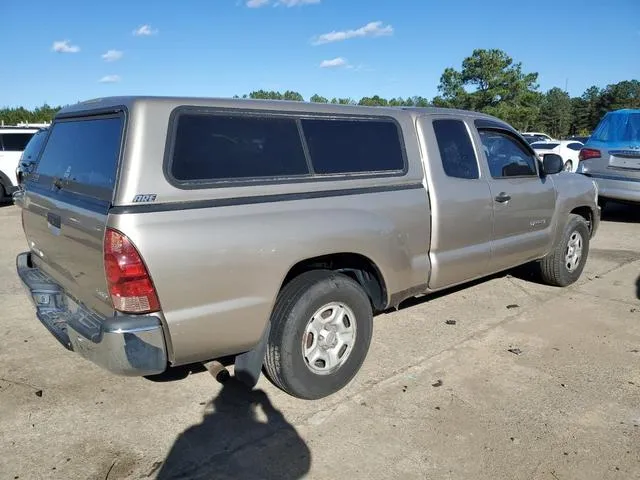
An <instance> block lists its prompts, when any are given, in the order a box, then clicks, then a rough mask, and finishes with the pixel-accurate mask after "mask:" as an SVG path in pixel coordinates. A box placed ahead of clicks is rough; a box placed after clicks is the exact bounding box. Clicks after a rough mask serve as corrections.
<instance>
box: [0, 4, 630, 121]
mask: <svg viewBox="0 0 640 480" xmlns="http://www.w3.org/2000/svg"><path fill="white" fill-rule="evenodd" d="M2 4H3V5H2V9H1V14H0V31H1V32H2V33H3V35H2V36H3V38H4V40H5V41H4V42H3V48H2V64H1V65H2V68H1V69H0V106H19V105H22V106H26V107H29V108H31V107H34V106H36V105H41V104H43V103H44V102H47V103H49V104H50V105H58V104H65V103H73V102H76V101H79V100H86V99H88V98H94V97H100V96H108V95H123V94H150V95H187V96H191V95H197V96H225V97H226V96H232V95H234V94H243V93H249V92H250V91H252V90H257V89H261V88H263V89H274V90H281V91H283V90H285V89H291V90H295V91H298V92H300V93H302V95H303V96H304V97H305V98H307V99H308V98H309V97H310V96H311V95H312V94H314V93H319V94H321V95H323V96H326V97H334V96H335V97H352V98H356V99H359V98H360V97H362V96H365V95H374V94H378V95H381V96H383V97H387V98H389V97H395V96H403V97H406V96H412V95H422V96H425V97H428V98H431V97H433V96H434V95H437V85H438V82H439V78H440V75H441V74H442V71H443V70H444V69H445V68H446V67H449V66H451V67H455V68H460V65H461V62H462V60H463V59H464V57H466V56H468V55H470V54H471V52H472V51H473V49H474V48H500V49H503V50H505V51H506V52H507V53H508V54H509V55H510V56H511V57H512V58H513V59H514V60H515V61H518V62H522V64H523V68H524V70H525V71H527V72H528V71H537V72H538V73H539V74H540V75H539V83H540V88H541V90H547V89H549V88H551V87H553V86H559V87H561V88H564V87H565V82H567V85H568V90H569V92H570V93H571V94H572V95H580V94H581V93H582V92H583V91H584V90H585V89H586V88H587V87H589V86H591V85H598V86H605V85H606V84H608V83H615V82H618V81H621V80H630V79H634V78H635V79H638V78H640V24H639V23H638V19H639V18H640V0H608V1H606V2H605V1H602V0H598V1H594V0H582V1H580V0H536V1H530V2H519V1H516V0H512V1H507V0H486V1H484V2H480V1H477V0H457V1H455V0H454V1H451V0H449V1H445V0H442V1H435V0H369V1H367V0H183V1H182V2H177V1H162V0H156V1H154V2H150V1H144V2H143V1H135V0H126V1H122V0H110V1H109V2H107V1H95V0H94V1H80V0H60V1H57V2H51V1H43V0H29V1H24V0H3V1H2ZM463 15H464V16H463ZM134 32H136V33H138V34H135V33H134ZM7 39H9V41H7ZM323 62H324V63H323Z"/></svg>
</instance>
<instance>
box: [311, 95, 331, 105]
mask: <svg viewBox="0 0 640 480" xmlns="http://www.w3.org/2000/svg"><path fill="white" fill-rule="evenodd" d="M309 100H310V101H312V102H315V103H329V100H328V99H327V98H325V97H322V96H320V95H318V94H317V93H316V94H314V95H312V96H311V98H310V99H309Z"/></svg>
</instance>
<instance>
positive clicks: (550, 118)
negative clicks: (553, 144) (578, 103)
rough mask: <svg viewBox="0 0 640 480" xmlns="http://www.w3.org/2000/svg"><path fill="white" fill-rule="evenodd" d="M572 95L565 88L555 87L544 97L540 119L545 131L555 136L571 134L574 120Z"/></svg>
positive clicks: (560, 136)
mask: <svg viewBox="0 0 640 480" xmlns="http://www.w3.org/2000/svg"><path fill="white" fill-rule="evenodd" d="M571 106H572V105H571V97H569V94H568V93H567V92H565V91H564V90H562V89H560V88H558V87H554V88H552V89H551V90H549V91H548V92H547V93H546V94H545V95H544V98H543V99H542V107H541V109H540V120H541V123H542V127H543V129H544V131H545V132H547V133H548V134H549V135H551V136H552V137H554V138H562V137H565V136H567V135H568V134H569V130H570V128H571V121H572V108H571Z"/></svg>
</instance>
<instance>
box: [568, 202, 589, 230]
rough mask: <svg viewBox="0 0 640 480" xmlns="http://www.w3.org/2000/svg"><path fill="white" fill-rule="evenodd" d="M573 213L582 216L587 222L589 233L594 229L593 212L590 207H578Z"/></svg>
mask: <svg viewBox="0 0 640 480" xmlns="http://www.w3.org/2000/svg"><path fill="white" fill-rule="evenodd" d="M571 213H574V214H576V215H580V216H581V217H583V218H584V219H585V220H586V221H587V225H589V231H591V229H592V220H593V212H592V211H591V208H589V207H578V208H574V209H573V210H571Z"/></svg>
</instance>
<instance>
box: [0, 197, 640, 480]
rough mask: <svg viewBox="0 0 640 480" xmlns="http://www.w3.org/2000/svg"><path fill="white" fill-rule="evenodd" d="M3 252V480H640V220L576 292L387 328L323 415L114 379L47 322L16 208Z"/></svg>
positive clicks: (448, 312) (6, 225)
mask: <svg viewBox="0 0 640 480" xmlns="http://www.w3.org/2000/svg"><path fill="white" fill-rule="evenodd" d="M0 244H1V245H2V250H1V251H0V275H1V277H0V278H1V280H0V306H1V307H2V308H1V310H0V311H1V312H2V314H1V320H0V451H1V452H2V455H1V456H0V478H2V479H16V480H17V479H32V478H33V479H40V478H60V479H89V478H91V479H93V478H97V479H112V480H113V479H121V478H127V479H129V478H131V479H139V478H185V479H186V478H190V479H208V478H216V479H217V478H238V479H245V478H292V479H293V478H313V479H315V478H318V479H328V478H331V479H333V478H349V479H360V478H362V479H389V478H403V479H414V478H415V479H418V478H420V479H425V478H429V479H431V478H433V479H549V480H558V479H561V480H566V479H599V480H600V479H631V478H640V300H639V297H640V291H639V290H640V210H639V209H638V208H637V207H625V206H616V205H611V206H610V208H607V210H605V213H604V220H603V223H602V225H601V227H600V230H599V232H598V235H597V237H596V239H595V240H594V241H593V243H592V245H591V252H590V256H589V261H588V263H587V266H586V269H585V272H584V274H583V276H582V278H581V280H580V281H579V283H578V284H576V285H573V286H571V287H569V288H566V289H557V288H550V287H547V286H543V285H540V284H538V283H536V281H535V278H533V277H530V275H529V272H528V271H527V270H526V269H518V270H517V271H514V272H509V273H505V274H502V275H498V276H494V277H492V278H490V279H487V280H484V281H481V282H476V283H474V284H472V285H468V286H465V287H464V288H458V289H455V290H454V291H449V292H445V293H443V294H438V295H435V296H433V297H430V298H424V299H421V300H417V301H411V302H408V303H407V305H405V306H403V308H401V309H400V310H399V311H397V312H393V313H390V314H385V315H381V316H379V317H377V318H376V321H375V330H374V339H373V343H372V346H371V350H370V353H369V356H368V358H367V361H366V362H365V365H364V367H363V369H362V370H361V372H360V373H359V374H358V376H357V377H356V379H355V380H354V381H353V382H352V383H351V384H350V385H349V386H347V388H345V389H344V390H342V391H341V392H339V393H337V394H335V395H333V396H331V397H329V398H326V399H323V400H320V401H313V402H311V401H303V400H297V399H295V398H292V397H289V396H287V395H285V394H284V393H282V392H281V391H279V390H277V389H276V388H275V387H273V386H272V385H271V384H270V383H269V382H268V381H266V380H265V379H264V378H263V379H261V380H260V383H259V384H258V386H257V387H256V389H255V390H254V391H253V392H251V393H248V392H246V391H244V390H243V389H241V388H239V387H238V386H237V385H236V384H235V383H234V382H233V381H229V382H226V383H225V384H224V385H221V384H219V383H218V382H216V381H215V380H214V379H213V378H212V377H211V376H210V375H209V374H208V373H207V372H195V373H191V374H188V375H187V373H188V372H187V371H186V370H179V371H177V372H175V374H174V375H173V377H169V376H165V377H163V378H160V379H155V381H152V380H148V379H144V378H123V377H117V376H113V375H111V374H109V373H107V372H105V371H103V370H101V369H99V368H98V367H96V366H94V365H93V364H91V363H89V362H87V361H84V360H82V359H81V358H80V357H79V356H77V355H75V354H73V353H71V352H67V351H66V350H64V348H63V347H61V346H60V345H59V344H58V343H57V342H56V341H55V339H54V338H53V337H52V336H51V335H50V334H49V333H48V332H47V331H46V330H45V328H44V327H43V326H41V325H40V324H39V322H38V321H37V319H36V318H35V315H34V311H33V308H32V306H31V304H30V303H29V301H28V299H27V297H26V296H25V294H24V292H23V290H22V287H21V285H20V284H19V280H18V278H17V276H16V274H15V267H14V262H15V256H16V254H17V253H19V252H21V251H23V250H25V249H26V243H25V241H24V237H23V235H22V231H21V228H20V217H19V211H18V209H17V208H16V207H14V206H5V207H2V208H0ZM213 273H215V272H213ZM181 373H183V374H182V375H181Z"/></svg>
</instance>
